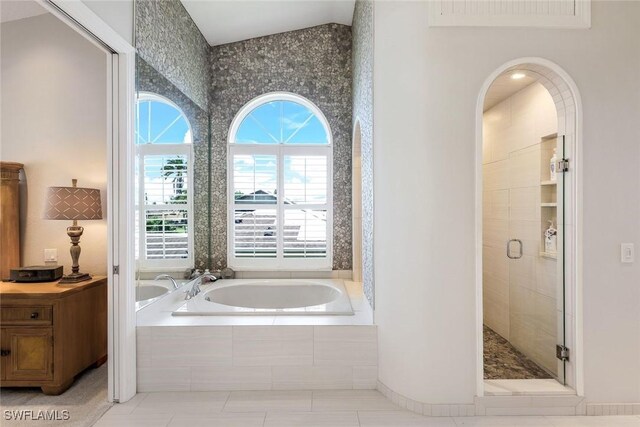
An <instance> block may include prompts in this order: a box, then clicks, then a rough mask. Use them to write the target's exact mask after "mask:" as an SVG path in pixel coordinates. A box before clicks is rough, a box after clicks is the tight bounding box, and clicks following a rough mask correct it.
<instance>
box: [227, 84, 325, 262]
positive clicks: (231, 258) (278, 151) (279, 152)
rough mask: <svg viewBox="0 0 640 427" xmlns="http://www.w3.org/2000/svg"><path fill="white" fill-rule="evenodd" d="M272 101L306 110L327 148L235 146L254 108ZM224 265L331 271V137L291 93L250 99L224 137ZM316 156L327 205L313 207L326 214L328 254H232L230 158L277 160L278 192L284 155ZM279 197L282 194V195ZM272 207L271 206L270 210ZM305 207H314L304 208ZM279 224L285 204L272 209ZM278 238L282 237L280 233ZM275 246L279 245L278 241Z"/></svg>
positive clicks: (313, 109)
mask: <svg viewBox="0 0 640 427" xmlns="http://www.w3.org/2000/svg"><path fill="white" fill-rule="evenodd" d="M273 101H291V102H295V103H298V104H300V105H302V106H304V107H306V108H308V109H309V110H310V111H311V112H312V113H313V114H314V115H315V116H316V117H318V119H319V120H320V122H321V123H322V126H323V127H324V129H325V132H326V135H327V144H282V143H279V144H237V143H235V135H236V133H237V131H238V129H239V127H240V125H241V124H242V122H243V120H244V119H245V118H246V117H247V116H248V115H249V114H250V113H251V112H252V111H253V110H254V109H256V108H258V107H260V106H261V105H263V104H266V103H268V102H273ZM227 138H228V140H227V264H228V266H229V267H231V268H233V269H234V270H237V271H274V270H292V271H295V270H316V271H330V270H332V268H333V134H332V133H331V127H330V126H329V121H328V120H327V118H326V117H325V115H324V113H322V111H321V110H320V109H319V108H318V107H317V106H316V105H315V104H314V103H312V102H311V101H309V100H308V99H307V98H305V97H303V96H300V95H296V94H294V93H291V92H270V93H266V94H263V95H260V96H258V97H256V98H253V99H252V100H251V101H249V102H248V103H246V104H245V105H244V106H243V107H242V108H241V109H240V110H239V111H238V113H236V116H235V117H234V119H233V121H232V122H231V126H230V128H229V134H228V136H227ZM314 153H318V154H321V155H326V157H327V201H326V203H325V204H323V205H316V207H320V208H321V209H325V210H326V212H327V241H326V242H327V243H326V245H327V250H326V254H327V255H326V257H323V258H285V257H284V256H283V255H284V254H283V252H282V245H281V243H278V246H277V248H278V249H277V253H276V257H275V258H239V257H236V256H235V252H234V240H235V239H234V222H233V218H234V210H235V209H234V206H235V194H234V189H233V185H234V184H233V156H234V154H270V155H275V156H276V159H277V171H278V175H277V178H278V189H282V188H283V187H284V162H283V159H284V157H285V156H287V155H313V154H314ZM281 194H282V193H281ZM272 206H273V205H270V207H272ZM304 206H313V205H312V204H305V205H304ZM275 209H276V211H277V221H278V224H283V219H284V218H283V216H284V211H285V210H286V208H284V201H283V200H282V199H279V200H278V203H277V204H276V205H275ZM279 235H281V233H279ZM278 242H281V241H280V240H278Z"/></svg>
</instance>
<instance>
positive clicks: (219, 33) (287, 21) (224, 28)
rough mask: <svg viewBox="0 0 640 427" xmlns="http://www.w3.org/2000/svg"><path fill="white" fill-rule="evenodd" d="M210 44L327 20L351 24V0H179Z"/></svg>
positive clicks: (231, 41) (238, 39) (305, 26)
mask: <svg viewBox="0 0 640 427" xmlns="http://www.w3.org/2000/svg"><path fill="white" fill-rule="evenodd" d="M182 4H183V5H184V7H185V9H187V12H189V14H190V15H191V18H192V19H193V20H194V22H195V23H196V25H197V26H198V28H199V29H200V31H201V32H202V34H203V35H204V37H205V38H206V39H207V41H208V42H209V44H210V45H212V46H215V45H220V44H226V43H233V42H237V41H241V40H247V39H251V38H254V37H262V36H267V35H270V34H277V33H283V32H286V31H293V30H300V29H303V28H309V27H315V26H316V25H323V24H329V23H336V24H344V25H351V21H352V20H353V8H354V6H355V0H295V1H293V0H288V1H287V0H274V1H265V0H246V1H244V0H227V1H202V0H182Z"/></svg>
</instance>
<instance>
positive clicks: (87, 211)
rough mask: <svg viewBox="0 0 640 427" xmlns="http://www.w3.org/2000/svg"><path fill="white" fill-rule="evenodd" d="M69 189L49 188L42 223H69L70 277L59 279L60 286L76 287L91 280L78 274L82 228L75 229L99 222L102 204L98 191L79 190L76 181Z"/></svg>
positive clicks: (87, 276) (91, 189)
mask: <svg viewBox="0 0 640 427" xmlns="http://www.w3.org/2000/svg"><path fill="white" fill-rule="evenodd" d="M71 182H72V186H71V187H49V188H48V189H47V200H46V202H45V203H46V206H45V213H44V218H45V219H57V220H72V221H73V225H71V226H70V227H67V234H68V235H69V237H70V238H71V250H70V252H71V260H72V262H73V263H72V265H71V274H68V275H65V276H62V279H60V282H59V283H78V282H82V281H85V280H90V279H91V276H89V275H88V274H86V273H80V265H79V264H78V259H79V258H80V236H82V232H83V231H84V228H82V227H80V226H79V225H78V220H93V219H102V204H101V203H100V190H98V189H95V188H82V187H78V186H77V183H78V180H77V179H72V180H71Z"/></svg>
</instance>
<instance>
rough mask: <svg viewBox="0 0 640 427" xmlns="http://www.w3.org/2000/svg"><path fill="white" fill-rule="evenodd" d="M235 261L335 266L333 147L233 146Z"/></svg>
mask: <svg viewBox="0 0 640 427" xmlns="http://www.w3.org/2000/svg"><path fill="white" fill-rule="evenodd" d="M229 168H230V170H229V174H228V176H229V194H230V197H229V216H230V221H229V222H230V224H229V265H230V266H231V267H232V268H235V269H239V270H249V269H254V270H263V269H266V270H269V269H330V268H331V250H330V248H331V219H332V218H331V212H332V209H331V204H330V200H331V190H332V189H331V186H330V184H331V175H330V173H331V147H330V146H319V147H318V146H314V147H306V146H305V147H302V146H286V145H271V146H251V145H242V146H241V145H230V149H229Z"/></svg>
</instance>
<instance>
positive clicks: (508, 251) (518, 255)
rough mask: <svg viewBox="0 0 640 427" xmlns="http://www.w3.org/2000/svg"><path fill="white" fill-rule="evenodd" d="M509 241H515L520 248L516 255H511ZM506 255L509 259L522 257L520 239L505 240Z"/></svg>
mask: <svg viewBox="0 0 640 427" xmlns="http://www.w3.org/2000/svg"><path fill="white" fill-rule="evenodd" d="M511 242H515V243H517V244H518V247H519V248H520V250H519V251H518V254H517V255H516V256H511ZM507 257H508V258H510V259H520V258H522V240H520V239H511V240H509V241H508V242H507Z"/></svg>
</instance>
